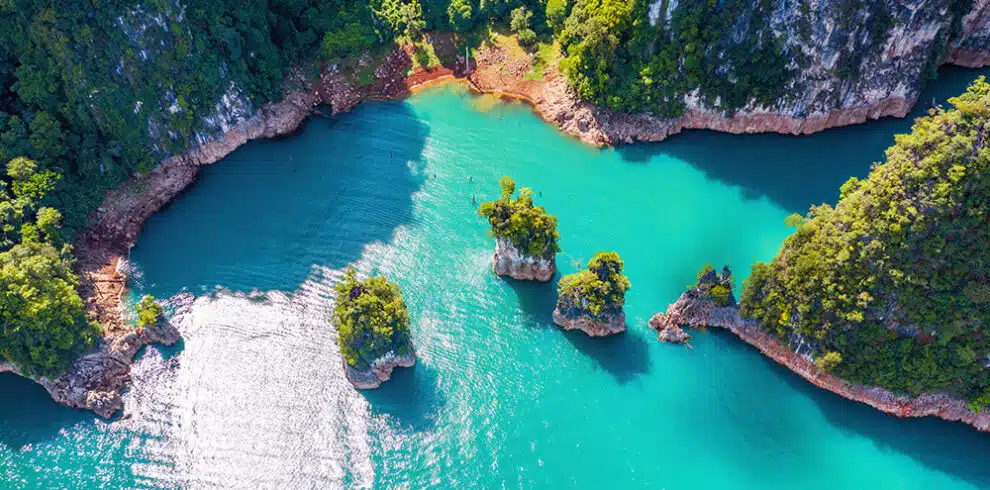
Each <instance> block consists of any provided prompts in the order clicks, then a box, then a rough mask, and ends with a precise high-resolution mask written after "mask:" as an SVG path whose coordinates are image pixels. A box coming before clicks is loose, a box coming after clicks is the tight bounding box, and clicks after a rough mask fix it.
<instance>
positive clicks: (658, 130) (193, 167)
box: [70, 48, 990, 415]
mask: <svg viewBox="0 0 990 490" xmlns="http://www.w3.org/2000/svg"><path fill="white" fill-rule="evenodd" d="M954 53H955V52H953V54H954ZM976 53H977V54H973V53H968V54H966V55H965V56H961V58H965V59H966V60H967V61H969V62H973V63H980V64H982V66H987V65H990V53H985V52H976ZM953 60H954V58H953V56H952V55H950V56H949V57H948V58H947V59H946V61H947V62H951V61H953ZM409 66H411V65H410V59H409V57H408V54H407V53H406V52H405V51H404V50H403V49H401V48H396V49H393V50H392V51H391V52H390V53H388V54H387V55H386V56H385V59H384V61H383V63H382V65H381V66H380V67H379V68H378V69H377V70H376V71H375V79H374V81H373V82H372V83H371V84H369V85H366V86H358V85H356V84H355V83H354V82H353V81H352V78H353V77H351V76H348V74H347V73H342V72H341V71H340V70H338V69H336V68H335V67H333V68H328V69H324V70H323V72H322V73H321V75H320V77H319V80H315V81H307V80H303V79H301V78H299V77H298V76H297V77H295V78H294V79H292V80H290V82H294V83H295V84H296V85H297V86H301V87H302V89H301V90H290V91H287V92H286V95H285V97H284V99H283V100H282V101H279V102H272V103H268V104H266V105H264V106H262V107H260V108H259V109H258V110H257V111H256V112H255V113H254V115H253V116H251V117H250V118H248V119H246V120H243V121H241V122H240V123H238V124H236V125H235V126H234V127H232V128H230V130H228V131H226V132H225V133H224V134H222V135H221V136H219V137H217V138H215V139H211V140H208V141H206V142H204V143H203V144H201V145H199V146H197V147H195V148H193V149H191V150H190V151H188V152H187V153H185V154H182V155H176V156H173V157H170V158H167V159H165V160H164V161H162V162H161V163H160V164H159V165H158V166H157V167H155V168H154V169H153V170H152V171H150V172H149V173H148V174H145V175H142V176H135V177H133V178H131V179H130V180H128V181H126V182H124V183H122V184H121V185H119V186H118V187H116V188H114V189H112V190H110V191H109V192H107V194H106V195H105V196H104V200H103V203H102V204H101V206H100V207H99V208H98V209H97V210H96V211H94V212H93V213H92V214H91V223H92V225H91V226H90V228H89V230H88V231H87V232H86V233H84V234H83V235H81V236H80V238H79V239H78V240H77V242H76V249H75V250H76V257H77V259H78V261H77V272H78V273H79V279H80V294H81V295H82V297H83V299H84V301H85V302H86V304H87V309H88V311H89V312H90V316H91V317H93V318H94V319H96V320H98V321H99V322H100V323H101V325H102V326H103V328H104V339H103V344H104V345H113V344H114V343H115V342H118V341H119V340H120V339H123V338H126V337H127V336H128V335H131V334H132V332H133V330H131V329H130V328H127V327H126V326H125V325H124V322H123V319H122V311H121V305H120V298H121V296H122V294H123V292H124V290H125V288H126V276H125V274H124V273H123V272H122V271H121V270H119V269H120V267H119V265H120V264H124V263H126V257H127V254H128V251H129V250H130V248H131V247H132V246H133V245H134V244H135V243H136V241H137V238H138V236H139V234H140V231H141V228H142V227H143V225H144V223H145V221H146V220H147V219H148V218H150V217H151V216H152V215H153V214H154V213H156V212H157V211H158V210H159V209H161V208H162V207H164V206H165V205H167V204H168V203H169V202H171V201H172V200H173V199H174V198H175V197H176V196H178V195H179V194H180V193H181V192H182V191H183V190H184V189H185V188H187V187H188V186H189V185H190V184H191V183H192V182H194V181H195V178H196V175H197V174H198V172H199V167H201V166H204V165H210V164H213V163H215V162H217V161H219V160H221V159H223V158H224V157H226V156H227V155H229V154H230V153H232V152H233V151H234V150H236V149H237V148H239V147H240V146H241V145H243V144H245V143H247V142H248V141H251V140H254V139H261V138H275V137H280V136H286V135H289V134H291V133H293V132H295V131H296V130H297V129H298V128H299V127H301V125H302V124H303V123H304V122H305V121H306V120H307V119H308V118H309V117H310V116H311V115H314V114H319V113H318V112H317V111H316V107H317V106H319V105H327V106H329V107H330V112H331V115H337V114H340V113H343V112H347V111H349V110H351V109H352V108H354V107H355V106H357V105H358V104H359V103H360V102H362V101H364V100H396V99H403V98H405V97H408V96H410V95H412V94H414V93H416V92H418V91H420V90H423V89H425V88H427V87H430V86H432V85H435V84H439V83H449V82H458V83H464V84H465V85H467V86H468V88H469V89H471V90H472V91H474V92H477V93H481V94H490V95H495V96H499V97H505V98H510V99H513V100H518V101H521V102H525V103H527V104H529V105H530V106H531V107H532V109H533V110H534V112H535V113H536V114H537V116H539V117H540V118H542V119H543V120H545V121H547V122H549V123H553V124H555V125H556V126H557V127H558V128H559V129H560V130H561V131H563V132H565V133H568V134H571V135H573V136H576V137H577V138H578V139H580V140H581V141H583V142H584V143H588V144H591V145H595V146H605V145H614V144H619V143H632V142H635V141H660V140H663V139H665V138H667V137H669V136H671V135H673V134H677V133H679V132H681V131H682V130H683V129H701V128H704V129H713V130H717V131H723V132H730V133H754V132H778V133H785V134H809V133H814V132H817V131H821V130H824V129H827V128H831V127H836V126H843V125H849V124H856V123H861V122H865V121H867V120H869V119H877V118H880V117H886V116H897V117H903V116H904V115H905V114H907V113H908V112H909V111H910V109H911V108H912V106H913V105H914V103H915V102H916V99H917V97H915V100H910V101H909V100H906V99H903V98H899V97H893V96H892V97H888V98H886V99H883V100H882V101H881V102H880V103H877V104H873V105H867V106H860V107H853V108H845V109H839V110H837V111H833V112H830V113H827V114H824V115H821V116H815V117H811V118H804V119H800V118H793V117H787V116H781V115H778V114H773V113H769V112H760V113H752V114H742V113H737V114H736V115H734V116H732V117H726V116H724V115H721V114H714V113H710V112H706V111H697V110H689V111H688V113H687V114H685V115H684V116H682V117H681V118H678V119H674V120H663V119H659V118H656V117H654V116H652V115H648V114H617V113H613V112H611V111H608V110H606V109H602V108H599V107H595V106H593V105H591V104H588V103H586V102H582V101H579V100H577V99H576V97H575V96H574V94H573V93H572V92H571V91H570V89H569V88H568V86H567V82H566V81H565V80H564V78H563V77H562V76H559V75H558V74H557V73H554V72H552V71H551V72H549V73H548V74H547V75H546V76H545V77H544V78H543V79H542V80H527V79H523V78H522V77H508V78H506V77H503V76H501V75H500V76H498V77H497V79H498V80H499V84H492V83H491V81H492V79H493V77H491V76H490V75H491V74H490V73H488V71H489V69H494V68H492V67H489V66H488V65H486V64H485V63H484V62H482V63H480V64H478V65H476V66H473V67H472V68H473V70H471V71H470V72H469V73H468V74H467V75H466V76H464V74H463V73H459V72H458V70H459V69H461V68H463V67H461V66H455V67H454V68H453V69H451V68H447V67H440V68H436V69H434V70H430V71H426V70H421V69H420V70H417V71H414V72H413V73H412V75H409V76H407V71H408V68H409ZM125 367H126V371H127V372H129V369H130V360H128V362H127V363H126V366H125ZM70 373H71V371H70ZM101 415H102V414H101Z"/></svg>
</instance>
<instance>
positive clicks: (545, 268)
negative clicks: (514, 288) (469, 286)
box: [492, 238, 557, 282]
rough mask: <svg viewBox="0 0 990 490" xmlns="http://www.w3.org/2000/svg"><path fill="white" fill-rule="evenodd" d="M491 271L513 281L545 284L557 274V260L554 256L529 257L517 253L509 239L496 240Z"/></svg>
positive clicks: (517, 250)
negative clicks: (541, 282)
mask: <svg viewBox="0 0 990 490" xmlns="http://www.w3.org/2000/svg"><path fill="white" fill-rule="evenodd" d="M492 270H494V271H495V273H496V274H498V275H500V276H509V277H511V278H513V279H519V280H523V281H543V282H546V281H549V280H550V279H552V278H553V275H554V274H556V273H557V258H556V256H555V255H553V256H550V258H546V257H531V256H529V255H525V254H523V253H522V252H521V251H519V249H518V248H516V247H515V246H514V245H513V244H512V242H511V241H510V240H509V239H507V238H497V239H495V256H494V257H493V259H492Z"/></svg>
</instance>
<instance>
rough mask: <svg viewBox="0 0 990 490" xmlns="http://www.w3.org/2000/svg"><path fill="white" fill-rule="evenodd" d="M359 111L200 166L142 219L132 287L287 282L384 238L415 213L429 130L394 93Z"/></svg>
mask: <svg viewBox="0 0 990 490" xmlns="http://www.w3.org/2000/svg"><path fill="white" fill-rule="evenodd" d="M355 112H360V114H344V115H342V116H340V117H338V118H334V119H322V118H320V119H314V120H311V121H309V123H308V124H307V125H306V128H305V129H304V130H302V131H301V132H299V133H297V134H295V135H293V136H291V137H288V138H284V139H279V140H269V141H254V142H251V143H249V144H247V145H245V146H244V147H242V148H240V149H238V150H237V151H235V152H234V153H233V154H231V155H230V156H228V157H227V158H226V159H225V161H223V162H220V163H218V164H216V165H213V166H210V167H207V168H204V169H203V171H202V172H201V174H200V176H199V179H198V181H197V183H196V188H195V189H194V191H193V192H189V193H187V194H185V195H184V196H183V197H182V198H181V199H179V200H177V201H175V202H174V203H172V205H171V206H170V207H169V208H168V209H166V210H164V211H162V212H160V213H158V214H156V215H155V216H153V217H152V218H151V219H150V220H149V221H148V223H147V225H146V226H145V228H144V232H143V234H142V236H141V239H140V241H139V242H138V244H137V246H136V247H135V248H134V249H133V251H132V259H133V260H134V262H135V263H136V264H137V265H138V268H139V271H140V274H139V275H138V277H137V278H136V280H135V282H136V283H137V286H138V287H139V288H141V287H142V286H144V289H145V290H148V291H149V292H153V293H154V294H155V295H156V296H159V297H170V296H172V295H173V294H175V293H176V292H178V291H180V290H182V289H183V288H189V289H190V290H192V292H194V293H196V292H198V291H197V289H198V290H199V291H202V290H210V289H213V288H214V287H215V286H218V285H219V286H223V287H225V288H228V289H231V290H233V291H240V292H244V291H250V290H254V289H257V290H262V291H265V290H273V289H280V290H292V289H294V288H295V287H297V286H298V285H299V284H300V283H302V282H303V281H304V280H305V279H306V278H307V277H308V276H309V275H310V274H311V273H312V271H313V267H314V266H325V267H329V268H333V269H337V268H341V267H344V266H346V265H347V264H349V263H351V262H353V261H355V260H356V259H357V258H358V257H360V255H361V253H362V251H363V250H364V247H365V246H366V245H367V244H369V243H374V242H388V241H390V240H391V238H392V234H393V232H394V231H395V229H396V228H397V227H399V226H401V225H403V224H408V223H409V222H410V221H411V220H412V206H413V201H412V199H413V194H414V193H415V192H416V191H418V190H419V189H420V187H421V184H422V182H423V177H422V176H421V175H420V172H421V167H422V163H421V158H422V153H423V150H424V148H425V144H426V139H427V136H428V133H429V129H428V127H427V126H426V125H425V124H424V123H423V122H422V121H421V120H420V119H419V118H418V116H416V115H415V114H414V113H412V112H411V110H410V108H409V107H408V106H407V105H405V104H403V103H401V102H378V103H370V104H364V105H362V106H360V107H358V108H357V109H356V110H355ZM161 257H167V258H165V259H163V258H161ZM148 286H152V288H151V289H150V290H149V289H148Z"/></svg>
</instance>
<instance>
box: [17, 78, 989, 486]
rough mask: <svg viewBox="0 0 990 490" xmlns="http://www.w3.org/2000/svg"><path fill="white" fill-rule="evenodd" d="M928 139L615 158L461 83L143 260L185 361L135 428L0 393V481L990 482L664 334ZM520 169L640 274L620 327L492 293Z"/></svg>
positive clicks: (327, 145)
mask: <svg viewBox="0 0 990 490" xmlns="http://www.w3.org/2000/svg"><path fill="white" fill-rule="evenodd" d="M976 74H977V73H976V72H972V71H968V72H964V71H955V72H947V73H944V74H943V76H942V78H941V79H940V81H939V82H937V84H935V86H934V87H933V88H932V89H931V90H929V91H928V92H926V93H925V94H924V95H923V96H922V100H925V101H928V100H930V99H931V98H932V97H938V98H940V99H942V98H943V97H947V96H949V95H953V94H957V93H959V92H960V91H962V90H963V88H964V87H965V85H966V83H967V82H968V81H970V80H972V78H974V77H975V76H976ZM922 105H923V106H924V107H921V108H920V109H919V111H918V112H916V114H919V113H921V112H923V111H924V110H925V109H926V108H927V106H928V105H929V103H927V102H926V103H923V104H922ZM909 125H910V122H909V121H904V120H887V121H881V122H873V123H869V124H866V125H862V126H856V127H850V128H845V129H837V130H832V131H828V132H825V133H822V134H819V135H815V136H811V137H785V136H776V135H750V136H732V135H724V134H716V133H711V132H691V133H689V134H684V135H681V136H678V137H675V138H673V139H671V140H669V141H667V142H663V143H660V144H653V145H636V146H630V147H623V148H619V149H606V150H597V149H593V148H589V147H587V146H583V145H581V144H579V143H578V142H577V141H575V140H573V139H572V138H570V137H567V136H565V135H562V134H560V133H558V132H557V131H556V130H555V129H554V128H553V127H551V126H550V125H547V124H545V123H543V122H541V121H540V120H539V119H537V118H536V117H535V116H534V115H533V114H532V113H531V111H530V110H529V109H528V108H526V107H525V106H522V105H518V104H495V103H492V100H491V99H488V98H484V97H475V96H470V95H468V94H466V93H465V92H464V90H463V89H462V88H460V87H457V86H450V85H448V86H443V87H439V88H434V89H430V90H427V91H425V92H422V93H420V94H418V95H416V96H415V97H413V98H411V99H409V100H406V101H404V102H381V103H369V104H365V105H362V106H361V107H359V108H358V109H357V110H355V111H354V112H353V113H350V114H347V115H344V116H342V117H340V118H337V119H333V120H326V119H315V120H312V121H310V122H309V123H308V125H307V126H306V128H305V129H304V130H303V131H301V132H300V133H299V134H298V135H295V136H293V137H291V138H287V139H283V140H278V141H265V142H253V143H250V144H248V145H246V146H245V147H244V148H242V149H240V150H238V151H237V152H235V153H234V154H233V155H231V156H230V157H229V158H227V159H226V160H225V161H224V162H222V163H219V164H217V165H215V166H213V167H209V168H207V169H204V171H203V173H202V174H201V176H200V178H199V180H198V181H197V182H196V184H195V185H194V186H193V187H192V188H191V189H189V190H188V191H187V192H186V193H185V194H184V195H183V196H182V197H181V198H179V199H178V200H176V201H175V203H173V204H172V205H171V206H169V207H168V208H167V209H165V210H163V211H162V212H161V213H159V214H158V215H156V216H155V217H154V218H152V219H151V221H150V222H149V223H148V224H147V226H146V228H145V231H144V234H143V235H142V236H141V239H140V241H139V243H138V244H137V246H136V247H135V248H134V250H133V251H132V261H133V264H134V267H135V270H136V272H135V278H134V280H133V283H134V291H133V294H134V295H141V294H146V293H150V294H154V295H155V296H157V297H159V298H167V299H168V303H169V305H168V308H167V310H168V311H169V315H170V317H171V319H172V321H173V322H175V323H176V324H177V325H178V326H179V328H180V329H181V331H182V334H183V336H184V341H183V343H182V345H180V346H178V347H176V348H170V349H160V348H151V349H147V351H146V353H145V354H144V355H143V357H142V358H141V361H140V362H139V363H138V364H137V365H136V367H135V380H134V387H133V389H132V390H130V391H129V392H128V393H127V394H126V396H125V398H126V405H127V414H128V417H127V418H126V419H124V420H118V421H115V422H113V423H111V424H107V423H104V422H102V421H97V420H94V417H93V416H92V415H90V414H87V413H82V412H79V411H74V410H70V409H67V408H63V407H60V406H57V405H55V404H54V403H53V402H52V401H50V400H49V399H48V397H47V394H46V393H45V392H44V391H43V390H42V389H41V388H39V387H37V386H35V385H33V384H31V383H29V382H27V381H24V380H21V379H19V378H16V377H14V376H11V375H4V376H0V393H3V396H2V399H0V487H2V488H56V487H59V488H60V487H70V488H96V487H102V488H118V487H164V488H204V487H207V488H211V487H238V488H252V489H253V488H270V487H280V488H293V489H295V488H299V489H302V488H326V487H378V488H425V487H431V486H433V487H438V488H591V489H611V488H634V487H651V488H664V489H669V490H673V489H706V488H713V489H761V490H764V489H786V490H792V489H801V490H814V489H822V490H836V489H857V488H862V489H939V490H953V489H979V488H984V489H985V488H990V465H988V464H987V461H988V460H990V435H988V434H979V433H977V432H976V431H974V430H972V429H970V428H969V427H966V426H962V425H958V424H952V423H947V422H942V421H938V420H932V419H925V420H899V419H896V418H894V417H891V416H887V415H883V414H880V413H877V412H875V411H873V410H872V409H870V408H867V407H865V406H863V405H859V404H855V403H852V402H848V401H845V400H843V399H841V398H838V397H836V396H834V395H831V394H829V393H824V392H821V391H819V390H817V389H815V388H813V387H812V386H810V385H809V384H807V383H805V382H804V381H803V380H801V379H800V378H798V377H797V376H795V375H793V374H791V373H790V372H788V371H786V370H785V369H782V368H780V367H779V366H777V365H776V364H774V363H773V362H772V361H769V360H767V359H765V358H763V357H761V356H760V354H759V353H758V352H756V351H755V350H754V349H752V348H750V347H748V346H746V345H744V344H742V343H741V342H740V341H738V340H737V339H735V338H734V337H732V336H731V335H728V334H726V333H725V332H720V331H712V332H708V333H695V334H694V339H693V340H692V341H691V345H690V346H689V347H684V346H674V345H665V344H661V343H660V342H659V341H657V339H656V335H655V334H654V333H653V332H652V331H651V330H649V328H648V327H647V325H646V322H647V320H648V319H649V318H650V317H651V316H652V315H653V314H654V313H656V312H658V311H662V310H663V309H664V308H665V307H666V305H667V304H668V303H669V302H672V301H674V300H675V299H676V298H677V297H678V295H679V294H680V293H681V292H682V291H683V290H684V287H685V285H686V284H688V283H690V282H692V281H693V280H694V278H695V273H696V272H697V270H698V269H699V268H700V267H701V266H702V265H703V264H704V263H706V262H712V263H713V264H715V265H716V266H721V265H722V264H725V263H729V264H731V265H732V266H733V267H734V271H735V273H736V278H737V279H738V280H741V279H742V278H743V277H744V276H745V275H746V273H747V271H748V268H749V265H750V264H751V263H752V261H753V260H754V259H762V260H768V259H770V258H771V257H773V255H774V253H775V252H776V251H777V249H778V247H779V246H780V244H781V241H782V240H783V239H784V237H786V236H787V234H788V229H787V228H786V227H785V226H784V224H783V221H784V218H785V217H786V216H788V215H789V214H791V213H793V212H805V211H807V210H808V207H809V205H811V204H818V203H822V202H831V203H834V202H835V201H836V199H837V197H838V188H839V186H840V185H841V184H842V183H843V182H844V181H845V180H846V179H847V178H848V177H849V176H852V175H856V176H860V177H862V176H864V175H866V174H867V172H868V171H869V166H870V163H871V162H873V161H876V160H879V159H880V158H881V157H882V152H883V149H884V148H885V147H886V146H887V145H889V144H890V143H891V142H892V136H893V134H895V133H898V132H904V131H906V130H907V128H908V127H909ZM502 175H511V176H512V177H514V178H515V180H516V182H517V183H518V184H519V185H520V186H529V187H532V188H533V191H534V195H535V199H536V200H537V201H538V202H539V203H540V204H543V205H545V206H546V207H547V209H548V210H549V211H550V212H551V213H553V214H556V215H557V216H558V217H559V222H560V234H561V236H562V242H561V245H562V247H563V252H562V253H561V254H560V255H559V256H558V257H557V262H558V266H559V268H560V273H565V274H566V273H570V272H573V271H575V270H577V269H578V268H579V267H580V266H583V264H584V263H585V262H586V261H587V260H588V259H589V258H590V257H591V256H592V255H593V254H594V253H595V252H597V251H599V250H616V251H618V252H619V253H620V254H621V255H622V258H623V259H624V260H625V263H626V272H627V274H628V276H629V278H630V279H631V281H632V289H631V290H630V291H629V294H628V296H627V299H626V301H627V307H626V313H627V316H626V318H627V320H628V324H629V331H628V332H626V333H625V334H623V335H621V336H617V337H614V338H607V339H590V338H587V337H585V336H584V334H582V333H580V332H568V333H565V332H563V331H561V330H559V329H558V328H556V327H554V326H553V325H552V324H551V321H550V313H551V311H552V310H553V307H554V301H555V284H531V283H521V282H515V281H507V280H504V279H500V278H498V277H495V276H494V275H493V274H492V273H491V270H490V268H491V256H492V249H493V242H492V240H491V239H490V238H489V237H488V236H487V235H486V231H487V230H486V225H485V223H484V222H483V220H481V219H480V218H478V217H477V215H476V214H475V202H474V201H477V202H480V201H481V200H484V199H492V198H494V197H496V196H497V194H498V183H497V180H498V178H499V177H501V176H502ZM348 264H353V265H355V266H356V267H357V268H358V270H359V271H360V272H362V273H364V274H385V275H387V276H388V277H389V278H391V279H393V280H395V281H397V282H398V283H399V284H400V285H401V286H402V289H403V291H404V292H405V298H406V302H407V304H408V305H409V310H410V313H411V316H412V320H413V326H412V331H413V340H414V342H415V345H416V348H417V351H418V353H419V363H418V364H417V365H416V367H415V368H413V369H407V370H400V371H399V372H397V374H396V376H395V378H394V379H393V380H392V381H390V382H389V383H387V384H386V385H385V386H383V387H382V388H381V389H379V390H377V391H372V392H362V393H359V392H357V391H355V390H354V389H353V388H351V386H350V385H349V384H348V383H347V382H346V381H345V380H344V377H343V373H342V367H341V360H340V355H339V353H338V350H337V347H336V346H335V344H334V330H333V328H332V327H331V326H330V324H329V314H330V309H331V305H330V300H329V298H330V295H331V285H332V283H333V281H334V279H335V278H337V277H339V276H340V274H341V273H342V271H343V269H344V268H345V267H346V266H347V265H348ZM558 278H559V275H558Z"/></svg>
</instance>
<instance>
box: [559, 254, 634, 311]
mask: <svg viewBox="0 0 990 490" xmlns="http://www.w3.org/2000/svg"><path fill="white" fill-rule="evenodd" d="M622 267H623V262H622V259H621V258H620V257H619V254H618V253H616V252H598V253H596V254H595V256H594V257H592V258H591V260H589V261H588V267H587V269H584V270H581V271H578V272H577V273H575V274H568V275H566V276H564V277H562V278H561V279H560V282H559V283H558V285H557V294H558V299H557V309H558V310H559V311H561V312H562V313H563V314H564V315H567V316H569V317H572V318H573V317H577V316H580V315H587V316H590V317H592V318H594V319H596V320H603V319H605V318H606V317H608V316H611V315H614V314H617V313H618V312H619V311H621V309H622V306H623V305H624V304H625V297H626V291H628V290H629V287H630V283H629V278H628V277H626V276H625V275H623V274H622Z"/></svg>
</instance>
